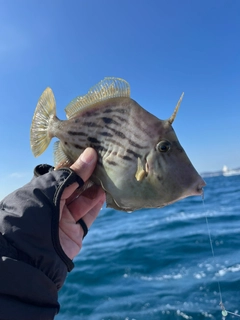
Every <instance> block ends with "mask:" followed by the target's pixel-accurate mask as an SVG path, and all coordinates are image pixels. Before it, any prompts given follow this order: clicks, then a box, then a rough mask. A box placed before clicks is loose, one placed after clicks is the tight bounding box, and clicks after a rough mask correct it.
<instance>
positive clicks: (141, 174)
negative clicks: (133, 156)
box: [135, 158, 146, 181]
mask: <svg viewBox="0 0 240 320" xmlns="http://www.w3.org/2000/svg"><path fill="white" fill-rule="evenodd" d="M145 175H146V172H145V171H144V169H143V165H142V161H141V159H140V158H138V164H137V171H136V173H135V178H136V180H137V181H142V179H143V178H144V177H145Z"/></svg>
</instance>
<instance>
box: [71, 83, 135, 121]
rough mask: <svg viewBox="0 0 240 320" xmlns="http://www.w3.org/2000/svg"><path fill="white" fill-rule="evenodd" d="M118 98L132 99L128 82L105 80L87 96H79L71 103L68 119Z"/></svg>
mask: <svg viewBox="0 0 240 320" xmlns="http://www.w3.org/2000/svg"><path fill="white" fill-rule="evenodd" d="M118 97H130V86H129V84H128V82H127V81H125V80H123V79H120V78H104V79H103V80H102V81H100V82H99V83H97V84H96V85H95V86H93V87H92V88H91V89H90V90H89V91H88V93H87V94H86V95H84V96H79V97H77V98H75V99H74V100H72V101H71V102H70V103H69V105H68V106H67V107H66V108H65V112H66V115H67V118H68V119H71V118H73V117H74V116H75V115H76V113H77V112H79V111H80V110H84V109H85V108H90V106H91V105H93V104H95V103H98V102H101V101H105V100H107V99H110V98H118Z"/></svg>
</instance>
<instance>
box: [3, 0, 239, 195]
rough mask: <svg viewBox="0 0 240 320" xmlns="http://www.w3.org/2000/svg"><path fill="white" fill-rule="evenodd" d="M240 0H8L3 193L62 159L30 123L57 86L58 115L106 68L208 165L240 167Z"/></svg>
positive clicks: (201, 165) (196, 160)
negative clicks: (37, 138) (41, 148)
mask: <svg viewBox="0 0 240 320" xmlns="http://www.w3.org/2000/svg"><path fill="white" fill-rule="evenodd" d="M239 17H240V1H238V0H231V1H227V0H225V1H223V0H213V1H211V0H201V1H192V0H181V1H178V0H168V1H163V0H122V1H117V0H115V1H113V0H88V1H87V0H82V1H81V0H78V1H75V0H71V1H66V0H65V1H61V0H58V1H55V0H52V1H46V0H42V1H41V2H40V1H31V0H22V1H18V0H11V1H7V0H5V1H4V0H2V1H0V105H1V118H0V139H1V140H0V142H1V149H2V151H1V166H0V177H1V179H0V181H1V186H0V198H2V197H3V196H4V195H6V194H7V193H9V192H10V191H12V190H14V189H15V188H17V187H20V186H21V185H23V184H24V183H26V182H27V181H29V179H30V178H31V177H32V170H33V168H34V166H35V165H37V164H39V163H50V164H52V163H53V156H52V153H53V152H52V151H53V150H52V146H53V144H51V145H50V147H49V148H48V149H47V151H46V152H45V153H44V154H43V155H42V156H40V157H39V158H34V157H33V155H32V153H31V150H30V143H29V130H30V125H31V120H32V116H33V113H34V110H35V106H36V103H37V100H38V98H39V96H40V95H41V93H42V91H43V90H44V89H45V88H46V87H47V86H50V87H51V88H52V89H53V91H54V94H55V97H56V100H57V114H58V116H59V117H60V118H61V119H65V113H64V108H65V106H66V105H67V104H68V103H69V102H70V101H71V100H72V99H73V98H75V97H76V96H78V95H82V94H85V93H86V92H87V91H88V89H89V88H90V87H91V86H93V85H94V84H96V83H97V82H99V81H100V80H101V79H103V78H104V77H106V76H115V77H121V78H124V79H125V80H127V81H128V82H129V83H130V85H131V96H132V98H133V99H134V100H136V101H137V102H138V103H140V104H141V105H142V106H143V107H144V108H145V109H147V110H148V111H149V112H151V113H153V114H154V115H156V116H157V117H159V118H161V119H166V118H168V117H169V116H170V115H171V113H172V111H173V109H174V107H175V105H176V102H177V100H178V98H179V97H180V95H181V93H182V92H183V91H184V92H185V96H184V99H183V102H182V105H181V107H180V110H179V113H178V115H177V118H176V120H175V122H174V123H173V127H174V129H175V131H176V133H177V136H178V138H179V140H180V143H181V144H182V146H183V147H184V149H185V151H186V152H187V154H188V156H189V158H190V159H191V161H192V163H193V164H194V166H195V167H196V169H197V170H198V171H199V172H203V171H215V170H220V169H221V168H222V167H223V165H227V166H229V167H231V168H234V167H239V166H240V124H239V122H240V18H239Z"/></svg>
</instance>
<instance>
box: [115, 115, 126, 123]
mask: <svg viewBox="0 0 240 320" xmlns="http://www.w3.org/2000/svg"><path fill="white" fill-rule="evenodd" d="M114 117H115V118H117V119H119V120H120V121H121V122H127V119H125V118H123V117H120V116H116V115H115V116H114Z"/></svg>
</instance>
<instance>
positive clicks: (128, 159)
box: [122, 156, 132, 161]
mask: <svg viewBox="0 0 240 320" xmlns="http://www.w3.org/2000/svg"><path fill="white" fill-rule="evenodd" d="M122 158H123V160H127V161H132V158H130V157H128V156H123V157H122Z"/></svg>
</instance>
